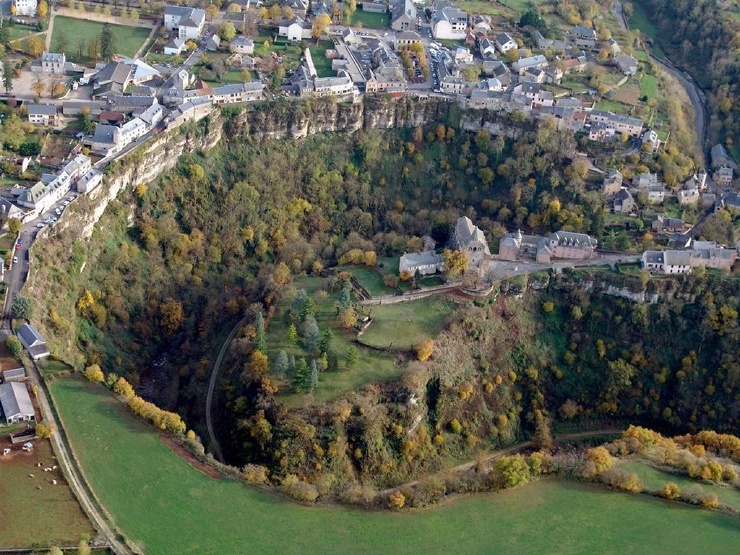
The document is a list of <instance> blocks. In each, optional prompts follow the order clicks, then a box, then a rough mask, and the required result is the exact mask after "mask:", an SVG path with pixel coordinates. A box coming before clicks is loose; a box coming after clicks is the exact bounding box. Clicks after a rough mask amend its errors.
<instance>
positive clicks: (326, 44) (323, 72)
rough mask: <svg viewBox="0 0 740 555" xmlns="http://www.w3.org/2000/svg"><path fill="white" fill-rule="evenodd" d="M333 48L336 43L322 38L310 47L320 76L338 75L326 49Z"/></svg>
mask: <svg viewBox="0 0 740 555" xmlns="http://www.w3.org/2000/svg"><path fill="white" fill-rule="evenodd" d="M331 48H334V43H332V42H331V41H329V40H322V41H321V42H320V43H319V44H312V45H311V46H310V47H309V50H310V51H311V59H312V60H313V65H314V67H315V68H316V74H317V75H318V76H319V77H333V76H335V75H336V72H334V71H333V70H332V69H331V60H330V59H329V58H327V57H326V51H327V50H329V49H331Z"/></svg>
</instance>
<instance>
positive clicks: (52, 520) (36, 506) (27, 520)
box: [0, 437, 95, 548]
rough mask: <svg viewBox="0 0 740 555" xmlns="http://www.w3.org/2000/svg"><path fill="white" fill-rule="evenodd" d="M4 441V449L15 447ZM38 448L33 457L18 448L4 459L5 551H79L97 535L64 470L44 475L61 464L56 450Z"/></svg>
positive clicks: (0, 522) (0, 496)
mask: <svg viewBox="0 0 740 555" xmlns="http://www.w3.org/2000/svg"><path fill="white" fill-rule="evenodd" d="M5 441H6V439H5V437H3V441H2V442H1V443H2V445H0V447H6V446H7V447H10V445H9V443H10V442H9V441H8V444H7V445H6V443H5ZM35 445H36V447H35V448H34V450H33V451H32V452H30V453H26V452H24V451H21V450H20V445H16V446H14V447H13V453H12V454H11V455H6V456H4V457H0V548H20V547H31V546H34V545H35V546H50V545H77V544H78V543H79V541H80V538H81V537H82V535H83V534H88V535H90V536H91V537H92V536H94V535H95V530H94V529H93V527H92V525H91V524H90V522H89V521H88V520H87V517H86V516H85V513H83V512H82V509H81V508H80V505H79V503H77V500H76V499H75V497H74V495H73V494H72V490H71V489H70V488H69V486H68V485H67V483H66V482H65V481H64V478H63V477H62V472H61V470H59V469H57V470H55V471H53V472H44V468H50V467H52V466H54V465H55V464H56V461H55V460H54V459H53V458H52V451H51V445H49V442H48V441H36V442H35ZM39 462H41V463H42V464H43V465H44V467H43V468H39V467H38V466H37V463H39ZM31 474H33V477H31ZM52 479H54V480H57V484H56V485H53V484H52V483H51V481H52Z"/></svg>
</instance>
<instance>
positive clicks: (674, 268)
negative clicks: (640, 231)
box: [642, 241, 738, 275]
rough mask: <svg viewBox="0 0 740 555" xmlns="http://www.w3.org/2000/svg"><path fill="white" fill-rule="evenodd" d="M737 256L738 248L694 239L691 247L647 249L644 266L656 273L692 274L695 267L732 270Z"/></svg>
mask: <svg viewBox="0 0 740 555" xmlns="http://www.w3.org/2000/svg"><path fill="white" fill-rule="evenodd" d="M737 258H738V253H737V249H734V248H729V249H728V248H721V247H719V246H718V245H717V243H715V242H714V241H694V242H693V243H692V245H691V248H690V249H683V250H665V251H645V252H644V253H643V255H642V267H643V268H645V269H647V270H648V271H650V272H651V273H655V274H662V275H677V274H690V273H691V271H692V270H693V269H694V268H715V269H718V270H730V269H731V268H732V267H733V266H734V264H735V262H736V261H737Z"/></svg>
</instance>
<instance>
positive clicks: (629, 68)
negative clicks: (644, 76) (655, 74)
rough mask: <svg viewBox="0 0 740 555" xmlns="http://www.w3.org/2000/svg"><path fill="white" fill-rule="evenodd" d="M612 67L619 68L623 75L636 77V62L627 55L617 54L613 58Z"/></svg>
mask: <svg viewBox="0 0 740 555" xmlns="http://www.w3.org/2000/svg"><path fill="white" fill-rule="evenodd" d="M613 62H614V65H615V66H617V67H618V68H619V71H621V72H622V73H623V74H625V75H629V76H632V75H636V74H637V60H636V59H635V58H633V57H632V56H629V55H627V54H618V55H617V56H614V60H613Z"/></svg>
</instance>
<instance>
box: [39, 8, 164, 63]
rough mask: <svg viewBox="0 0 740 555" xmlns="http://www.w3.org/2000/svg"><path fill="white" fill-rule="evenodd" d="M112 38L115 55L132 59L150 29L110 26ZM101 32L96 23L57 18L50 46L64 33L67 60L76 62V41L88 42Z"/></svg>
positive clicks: (101, 26)
mask: <svg viewBox="0 0 740 555" xmlns="http://www.w3.org/2000/svg"><path fill="white" fill-rule="evenodd" d="M110 28H111V31H112V33H113V36H114V37H115V39H116V53H117V54H121V55H122V56H128V57H132V56H133V55H134V54H136V51H137V50H139V48H141V45H142V44H144V41H146V40H147V39H148V38H149V33H150V32H151V29H146V28H142V27H127V26H125V25H113V24H111V26H110ZM102 30H103V23H99V22H97V21H88V20H86V19H76V18H73V17H61V16H57V17H55V18H54V29H53V31H52V37H51V44H52V45H54V44H56V43H55V42H54V41H55V36H56V35H57V34H58V33H59V32H62V31H63V32H64V33H65V34H66V35H67V37H69V40H70V43H71V48H70V49H69V50H70V51H69V54H68V56H67V58H68V59H69V60H72V61H77V60H76V51H77V44H76V42H75V41H76V40H78V39H83V38H84V39H85V40H90V39H92V38H93V37H95V36H97V35H99V34H100V32H101V31H102Z"/></svg>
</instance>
